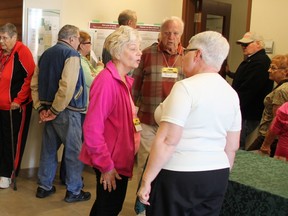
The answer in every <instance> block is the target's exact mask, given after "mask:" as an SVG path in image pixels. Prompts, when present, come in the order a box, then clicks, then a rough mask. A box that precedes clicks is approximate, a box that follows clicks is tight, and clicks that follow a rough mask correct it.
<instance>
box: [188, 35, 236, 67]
mask: <svg viewBox="0 0 288 216" xmlns="http://www.w3.org/2000/svg"><path fill="white" fill-rule="evenodd" d="M229 47H230V46H229V43H228V41H227V39H226V38H224V37H223V35H222V34H220V33H218V32H215V31H205V32H201V33H199V34H196V35H195V36H193V37H192V38H191V39H190V41H189V45H188V49H191V48H195V49H198V50H200V51H201V53H202V59H203V61H204V62H205V63H206V64H207V65H209V66H211V67H213V68H216V69H217V70H220V68H221V66H222V64H223V61H224V60H225V59H226V58H227V56H228V53H229Z"/></svg>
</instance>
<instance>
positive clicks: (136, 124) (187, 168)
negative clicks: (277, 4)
mask: <svg viewBox="0 0 288 216" xmlns="http://www.w3.org/2000/svg"><path fill="white" fill-rule="evenodd" d="M118 21H119V28H117V29H116V30H115V31H114V32H112V33H111V34H110V35H109V36H108V37H107V38H106V40H105V43H104V49H103V55H105V56H106V57H105V65H104V64H103V63H101V62H100V63H98V65H96V67H94V66H93V65H92V64H91V63H90V60H89V53H90V52H91V36H90V35H89V34H88V33H87V32H84V31H81V30H80V29H79V28H78V27H76V26H74V25H64V26H63V27H62V28H61V29H60V31H59V33H58V42H57V43H56V44H55V45H54V46H52V47H50V48H48V49H47V50H46V51H44V53H43V54H42V55H41V57H40V59H39V61H38V62H37V65H35V63H34V60H33V57H32V54H31V52H30V51H29V49H28V48H27V47H26V46H25V45H24V44H23V43H21V42H20V41H17V29H16V27H15V26H14V25H13V24H11V23H7V24H5V25H3V26H2V27H0V46H1V49H0V188H2V189H5V188H9V186H10V184H11V182H13V179H14V178H15V177H16V176H17V175H18V172H19V169H20V163H21V158H22V155H23V152H24V147H25V143H26V138H27V134H28V128H29V121H30V116H31V111H32V101H33V107H34V109H36V110H37V111H38V113H39V119H40V120H39V122H40V123H42V124H45V125H44V130H43V136H42V145H41V146H42V147H41V153H40V154H41V155H40V165H39V171H38V179H39V180H38V188H37V189H36V197H37V198H42V199H43V198H46V197H48V196H51V195H52V194H54V193H55V192H56V187H55V186H54V185H53V180H54V178H55V175H56V170H57V166H58V160H57V151H58V149H59V147H60V146H61V145H62V144H64V151H63V157H62V166H61V172H62V173H64V174H63V175H62V174H61V177H62V179H61V180H62V181H63V182H64V184H65V185H66V194H65V196H64V201H66V202H68V203H72V202H79V201H87V200H89V199H90V198H91V193H90V192H88V191H84V190H83V187H84V183H83V178H82V171H83V168H84V164H86V165H88V166H90V167H92V168H93V169H94V171H95V178H96V187H95V188H96V198H95V201H94V204H93V206H92V207H91V210H90V215H91V216H106V215H107V216H108V215H109V216H117V215H118V214H119V213H120V212H121V210H122V207H123V203H124V199H125V196H126V191H127V187H128V181H129V179H131V178H132V173H133V168H134V164H135V162H137V169H138V170H137V171H138V172H137V176H138V179H139V180H140V179H141V180H140V182H139V190H138V191H137V199H138V201H139V202H141V203H142V204H143V205H145V208H144V210H145V211H143V212H137V213H141V214H142V215H147V216H156V215H157V216H159V215H165V216H169V215H171V216H175V215H204V214H207V215H208V214H209V215H219V212H220V210H221V205H222V202H223V199H224V195H225V191H226V188H227V184H228V178H229V173H230V171H231V169H232V168H233V163H234V158H235V154H236V151H237V150H238V148H239V142H240V148H243V149H244V148H245V140H246V137H247V136H248V135H249V134H250V133H251V132H252V131H253V130H254V129H255V128H257V126H258V125H259V123H260V128H259V133H260V136H259V137H258V138H257V140H256V141H255V142H257V146H258V147H257V149H259V148H260V147H261V145H262V147H261V151H262V152H264V153H268V154H269V153H270V151H271V150H270V146H271V143H272V141H273V140H275V138H276V135H279V147H277V149H278V151H277V150H276V153H277V154H276V155H277V156H279V157H286V158H287V155H288V154H286V153H287V152H288V151H287V147H286V146H285V142H286V140H287V130H286V129H287V127H286V126H285V124H286V123H287V103H286V104H285V102H287V101H288V95H287V94H286V92H287V80H288V77H287V76H288V56H287V55H277V56H275V57H273V58H272V61H270V58H269V57H268V56H267V55H266V53H265V50H264V42H263V38H262V37H261V36H260V35H258V34H255V33H253V32H247V33H246V34H245V35H244V36H243V38H241V39H240V40H238V41H237V44H239V45H241V48H242V51H243V54H244V56H245V59H244V61H243V62H242V63H241V64H240V65H239V67H238V69H237V70H236V72H235V73H233V72H231V71H230V69H229V67H228V66H227V68H226V73H227V75H228V76H230V77H231V78H233V83H232V86H231V85H229V84H228V82H226V80H225V79H223V77H222V76H221V75H219V73H218V72H219V70H220V68H221V66H222V65H223V62H224V61H225V60H226V58H227V56H228V53H229V48H230V46H229V43H228V41H227V40H226V39H225V38H224V37H223V36H222V35H221V34H220V33H217V32H214V31H205V32H202V33H199V34H196V35H194V36H193V37H192V38H191V39H190V41H189V44H188V46H187V48H184V47H183V46H182V44H181V36H182V34H183V31H184V23H183V21H182V20H181V19H180V18H179V17H175V16H172V17H170V18H167V19H165V20H164V21H163V22H162V24H161V26H160V33H159V38H158V42H157V43H154V44H152V45H151V46H149V47H147V48H145V49H144V50H143V51H141V49H140V43H141V37H140V34H139V32H138V31H137V30H136V23H137V15H136V13H135V12H134V11H131V10H125V11H123V12H122V13H120V14H119V17H118ZM107 56H108V57H107ZM103 60H104V58H103ZM131 71H132V72H133V73H132V77H131V76H130V75H129V73H131ZM273 81H275V82H276V83H277V86H276V87H275V88H274V89H273V90H272V87H273ZM255 83H257V85H255ZM263 101H264V103H263ZM282 104H284V105H283V106H282V107H281V108H279V107H280V106H281V105H282ZM278 108H279V109H278ZM261 115H262V119H261ZM260 119H261V122H260ZM282 130H285V132H282ZM280 143H281V144H280ZM283 143H284V144H283ZM283 152H284V153H283ZM145 166H146V167H145ZM211 179H214V181H213V182H211ZM135 192H136V191H135ZM178 200H181V202H178Z"/></svg>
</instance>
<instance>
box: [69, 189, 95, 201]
mask: <svg viewBox="0 0 288 216" xmlns="http://www.w3.org/2000/svg"><path fill="white" fill-rule="evenodd" d="M90 198H91V194H90V192H84V191H82V190H81V191H80V193H79V194H78V195H74V194H73V193H72V192H70V191H67V192H66V196H65V199H64V200H65V202H68V203H72V202H79V201H87V200H89V199H90Z"/></svg>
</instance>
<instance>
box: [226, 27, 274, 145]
mask: <svg viewBox="0 0 288 216" xmlns="http://www.w3.org/2000/svg"><path fill="white" fill-rule="evenodd" d="M237 44H239V45H241V47H242V51H243V54H244V56H245V59H244V61H243V62H242V63H241V64H240V65H239V67H238V68H237V70H236V72H235V73H233V72H231V71H229V70H228V71H227V75H228V76H229V77H231V78H233V82H232V87H233V88H234V89H235V91H236V92H237V93H238V96H239V99H240V108H241V113H242V130H241V137H240V148H241V149H245V143H246V138H247V136H248V135H249V134H251V133H252V132H253V131H254V130H255V129H256V128H257V126H258V125H259V123H260V120H261V116H262V112H263V109H264V104H263V100H264V98H265V96H266V95H267V94H268V93H269V92H271V90H272V88H273V81H272V80H269V74H268V69H269V66H270V62H271V60H270V58H269V57H268V56H267V55H266V53H265V49H264V46H265V44H264V42H263V38H262V37H261V36H260V35H257V34H256V33H253V32H247V33H245V34H244V36H243V38H241V39H240V40H238V41H237Z"/></svg>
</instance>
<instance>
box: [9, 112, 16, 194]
mask: <svg viewBox="0 0 288 216" xmlns="http://www.w3.org/2000/svg"><path fill="white" fill-rule="evenodd" d="M9 112H10V127H11V142H12V144H11V145H12V160H13V172H12V176H11V180H12V182H13V189H14V190H15V191H16V190H17V186H16V173H15V148H14V133H13V116H12V110H11V109H10V110H9Z"/></svg>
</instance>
